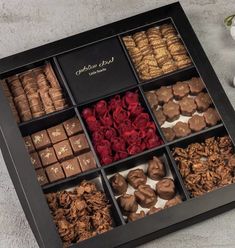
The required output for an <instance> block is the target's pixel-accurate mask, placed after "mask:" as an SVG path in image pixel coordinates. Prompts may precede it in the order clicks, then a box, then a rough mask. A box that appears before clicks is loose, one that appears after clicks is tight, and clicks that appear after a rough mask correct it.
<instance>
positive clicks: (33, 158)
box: [29, 152, 42, 169]
mask: <svg viewBox="0 0 235 248" xmlns="http://www.w3.org/2000/svg"><path fill="white" fill-rule="evenodd" d="M29 156H30V160H31V163H32V165H33V166H34V169H39V168H41V167H42V163H41V161H40V158H39V156H38V153H37V152H33V153H30V154H29Z"/></svg>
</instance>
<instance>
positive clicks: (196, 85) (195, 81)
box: [188, 77, 205, 95]
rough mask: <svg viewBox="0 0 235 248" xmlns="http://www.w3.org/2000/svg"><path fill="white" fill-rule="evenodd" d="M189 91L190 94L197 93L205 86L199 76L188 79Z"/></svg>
mask: <svg viewBox="0 0 235 248" xmlns="http://www.w3.org/2000/svg"><path fill="white" fill-rule="evenodd" d="M188 85H189V89H190V93H191V94H192V95H197V94H199V93H200V92H201V91H203V89H204V88H205V85H204V83H203V81H202V79H201V78H199V77H193V78H191V79H190V80H189V81H188Z"/></svg>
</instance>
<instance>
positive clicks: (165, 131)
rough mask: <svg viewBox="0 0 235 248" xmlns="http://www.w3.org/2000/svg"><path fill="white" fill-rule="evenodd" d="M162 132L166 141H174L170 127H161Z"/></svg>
mask: <svg viewBox="0 0 235 248" xmlns="http://www.w3.org/2000/svg"><path fill="white" fill-rule="evenodd" d="M162 132H163V135H164V137H165V138H166V140H167V141H172V140H174V139H175V132H174V130H173V129H172V128H170V127H162Z"/></svg>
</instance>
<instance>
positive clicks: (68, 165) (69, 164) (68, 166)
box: [61, 158, 81, 177]
mask: <svg viewBox="0 0 235 248" xmlns="http://www.w3.org/2000/svg"><path fill="white" fill-rule="evenodd" d="M61 166H62V168H63V170H64V173H65V175H66V177H71V176H74V175H77V174H79V173H81V168H80V166H79V163H78V160H77V158H73V159H70V160H66V161H64V162H62V164H61Z"/></svg>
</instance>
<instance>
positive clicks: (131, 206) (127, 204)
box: [117, 194, 138, 216]
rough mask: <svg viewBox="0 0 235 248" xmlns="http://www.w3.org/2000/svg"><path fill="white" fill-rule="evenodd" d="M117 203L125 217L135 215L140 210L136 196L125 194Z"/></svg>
mask: <svg viewBox="0 0 235 248" xmlns="http://www.w3.org/2000/svg"><path fill="white" fill-rule="evenodd" d="M117 202H118V204H119V206H120V208H121V211H122V213H123V215H126V216H128V215H129V214H130V213H135V212H136V211H137V209H138V204H137V202H136V199H135V196H134V195H129V194H125V195H122V196H120V197H118V199H117Z"/></svg>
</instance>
